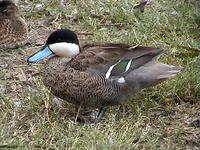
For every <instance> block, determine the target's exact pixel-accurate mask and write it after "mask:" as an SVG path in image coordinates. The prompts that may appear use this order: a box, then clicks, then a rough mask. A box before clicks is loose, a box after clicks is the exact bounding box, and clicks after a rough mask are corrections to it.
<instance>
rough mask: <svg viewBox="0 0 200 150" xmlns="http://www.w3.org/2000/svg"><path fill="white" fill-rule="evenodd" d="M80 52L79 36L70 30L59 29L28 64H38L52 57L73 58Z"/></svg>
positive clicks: (29, 59)
mask: <svg viewBox="0 0 200 150" xmlns="http://www.w3.org/2000/svg"><path fill="white" fill-rule="evenodd" d="M79 52H80V47H79V41H78V38H77V35H76V34H75V33H74V32H73V31H71V30H69V29H58V30H56V31H54V32H53V33H51V34H50V36H49V37H48V39H47V42H46V44H45V45H44V46H43V47H42V48H41V49H40V50H39V51H38V52H36V53H35V54H33V55H31V56H30V57H29V58H28V60H27V62H28V63H36V62H38V61H40V60H42V59H44V58H46V57H48V56H50V55H55V56H59V57H67V58H72V57H74V56H75V55H77V54H78V53H79Z"/></svg>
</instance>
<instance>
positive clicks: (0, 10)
mask: <svg viewBox="0 0 200 150" xmlns="http://www.w3.org/2000/svg"><path fill="white" fill-rule="evenodd" d="M17 12H18V8H17V6H16V5H15V4H14V3H13V2H12V1H11V0H2V1H0V15H1V16H3V15H4V16H8V17H9V16H13V15H15V14H16V13H17Z"/></svg>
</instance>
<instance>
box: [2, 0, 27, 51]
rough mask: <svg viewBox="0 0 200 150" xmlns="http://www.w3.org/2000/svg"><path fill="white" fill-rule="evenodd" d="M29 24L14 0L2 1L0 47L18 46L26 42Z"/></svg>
mask: <svg viewBox="0 0 200 150" xmlns="http://www.w3.org/2000/svg"><path fill="white" fill-rule="evenodd" d="M27 37H28V29H27V24H26V23H25V21H24V19H22V18H21V16H20V14H19V10H18V7H17V6H16V5H15V3H14V2H13V1H12V0H2V1H0V48H1V49H2V48H3V49H6V48H18V47H20V46H22V45H24V44H25V43H26V40H27Z"/></svg>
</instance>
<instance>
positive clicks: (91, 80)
mask: <svg viewBox="0 0 200 150" xmlns="http://www.w3.org/2000/svg"><path fill="white" fill-rule="evenodd" d="M162 52H163V50H161V49H159V48H153V47H145V46H139V45H127V44H113V43H108V44H91V45H85V46H83V47H80V46H79V41H78V38H77V36H76V34H75V33H74V32H73V31H71V30H68V29H59V30H57V31H55V32H53V33H52V34H51V35H50V36H49V37H48V39H47V42H46V44H45V46H44V47H43V48H42V49H41V50H39V51H38V52H36V53H35V54H33V55H31V56H30V57H29V58H28V60H27V61H28V63H36V62H38V61H40V60H41V59H43V58H45V57H47V56H50V57H49V59H48V61H47V62H46V64H45V66H44V68H43V70H42V76H43V81H44V84H45V85H46V86H47V87H49V88H50V89H51V92H52V93H53V94H54V95H55V96H57V97H59V98H61V99H63V100H66V101H68V102H70V103H73V104H75V105H79V106H80V105H81V106H86V107H94V108H99V110H100V111H99V113H98V115H97V119H98V120H99V119H100V118H101V117H102V116H103V114H104V113H105V110H106V107H107V106H111V105H120V104H123V103H125V102H127V100H128V99H129V97H130V96H131V95H133V94H135V93H137V92H138V91H139V90H141V89H143V88H146V87H149V86H153V85H156V84H158V83H160V82H162V81H164V80H166V79H168V78H171V77H174V76H175V75H176V74H177V73H178V72H179V71H180V68H179V67H175V66H171V65H167V64H163V63H159V62H157V56H158V55H160V54H161V53H162Z"/></svg>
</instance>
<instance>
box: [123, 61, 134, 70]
mask: <svg viewBox="0 0 200 150" xmlns="http://www.w3.org/2000/svg"><path fill="white" fill-rule="evenodd" d="M132 60H133V59H131V60H130V61H129V62H128V64H127V66H126V70H125V72H126V71H128V69H129V68H130V66H131V63H132Z"/></svg>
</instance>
